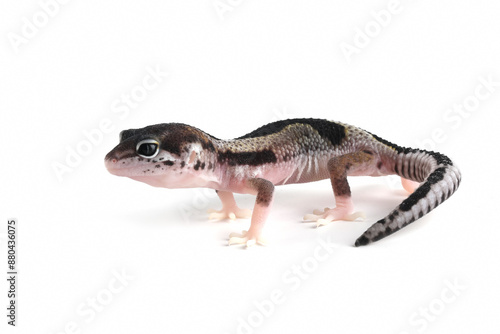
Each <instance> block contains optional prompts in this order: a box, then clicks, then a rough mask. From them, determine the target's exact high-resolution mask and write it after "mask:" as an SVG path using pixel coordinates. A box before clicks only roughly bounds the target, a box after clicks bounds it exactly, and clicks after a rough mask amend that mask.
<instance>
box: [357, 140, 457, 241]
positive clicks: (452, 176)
mask: <svg viewBox="0 0 500 334" xmlns="http://www.w3.org/2000/svg"><path fill="white" fill-rule="evenodd" d="M398 149H399V152H398V154H397V155H396V156H395V159H394V160H393V163H394V173H395V174H397V175H399V176H401V177H403V178H406V179H409V180H412V181H417V182H421V184H420V186H419V187H418V188H417V189H416V190H415V192H414V193H412V194H411V195H410V196H409V197H408V198H407V199H405V200H404V201H403V202H402V203H401V204H400V205H399V206H398V207H397V208H396V209H394V210H393V211H392V212H391V213H390V214H389V215H388V216H386V217H385V218H383V219H380V220H379V221H377V222H376V223H375V224H373V225H372V226H371V227H370V228H368V230H366V231H365V232H364V233H363V234H362V235H361V236H360V237H359V238H358V239H357V240H356V242H355V244H354V245H355V246H356V247H358V246H364V245H368V244H370V243H372V242H375V241H377V240H380V239H382V238H385V237H386V236H388V235H390V234H392V233H394V232H396V231H398V230H400V229H402V228H403V227H405V226H407V225H409V224H411V223H413V222H414V221H415V220H417V219H419V218H421V217H422V216H424V215H425V214H427V213H429V212H430V211H431V210H433V209H434V208H436V207H437V206H438V205H439V204H441V203H443V202H444V201H445V200H447V199H448V198H449V197H450V196H451V195H452V194H453V193H454V192H455V191H456V190H457V189H458V186H459V185H460V180H461V174H460V170H459V169H458V168H457V167H456V166H454V165H453V162H452V161H451V160H450V159H449V158H448V157H447V156H445V155H443V154H441V153H437V152H429V151H424V150H417V149H410V148H400V147H398Z"/></svg>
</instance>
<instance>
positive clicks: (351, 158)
mask: <svg viewBox="0 0 500 334" xmlns="http://www.w3.org/2000/svg"><path fill="white" fill-rule="evenodd" d="M372 161H373V153H371V152H370V151H360V152H355V153H350V154H345V155H342V156H339V157H334V158H332V159H330V160H329V161H328V171H329V172H330V181H331V183H332V188H333V193H334V195H335V205H336V206H335V208H333V209H330V208H325V209H324V211H320V210H315V211H313V214H307V215H305V216H304V220H305V221H316V222H317V226H321V225H326V224H328V223H331V222H332V221H335V220H355V219H357V218H364V216H365V215H364V214H363V213H362V212H354V205H353V204H352V199H351V188H350V187H349V183H348V182H347V175H348V173H354V171H355V170H356V169H359V168H363V167H366V166H367V164H370V163H371V162H372Z"/></svg>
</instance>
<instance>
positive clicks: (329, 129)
mask: <svg viewBox="0 0 500 334" xmlns="http://www.w3.org/2000/svg"><path fill="white" fill-rule="evenodd" d="M293 124H307V125H310V126H311V127H312V128H313V129H314V130H316V131H317V132H318V133H319V135H320V136H321V137H322V138H324V139H327V140H329V141H330V143H332V145H339V144H340V143H341V142H342V140H343V139H344V138H345V127H344V126H343V125H340V124H337V123H335V122H331V121H327V120H324V119H314V118H296V119H287V120H283V121H277V122H273V123H269V124H267V125H264V126H261V127H260V128H258V129H256V130H254V131H252V132H250V133H248V134H246V135H244V136H241V137H238V138H236V139H245V138H256V137H262V136H267V135H270V134H273V133H278V132H280V131H281V130H283V129H284V128H285V127H287V126H289V125H293Z"/></svg>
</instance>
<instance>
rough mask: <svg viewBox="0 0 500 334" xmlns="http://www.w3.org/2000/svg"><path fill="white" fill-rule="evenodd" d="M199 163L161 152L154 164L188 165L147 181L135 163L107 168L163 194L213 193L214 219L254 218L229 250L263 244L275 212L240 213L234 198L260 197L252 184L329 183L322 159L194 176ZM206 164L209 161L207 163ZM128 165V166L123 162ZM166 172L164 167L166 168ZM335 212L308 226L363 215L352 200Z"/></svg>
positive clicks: (371, 171) (367, 169)
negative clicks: (180, 191)
mask: <svg viewBox="0 0 500 334" xmlns="http://www.w3.org/2000/svg"><path fill="white" fill-rule="evenodd" d="M194 156H195V157H198V158H199V157H201V158H200V159H202V161H205V160H203V152H202V151H201V152H200V151H196V152H195V151H191V152H190V153H189V154H186V155H185V156H182V157H179V156H173V155H171V154H170V153H168V152H166V151H160V153H159V154H158V156H157V157H155V159H159V158H164V160H163V161H167V160H169V161H174V162H175V165H176V166H178V165H179V162H180V161H185V162H186V165H185V167H184V168H183V169H182V174H181V173H180V171H179V170H176V169H172V168H174V167H168V168H167V167H165V168H163V169H161V168H158V169H154V172H155V173H154V174H151V172H148V173H147V175H144V170H145V168H147V167H145V165H144V164H143V163H141V162H139V161H137V159H136V158H135V157H134V158H130V159H120V160H119V161H117V160H116V159H112V160H107V161H106V162H105V164H106V168H107V169H108V171H109V172H110V173H111V174H114V175H118V176H125V177H129V178H131V179H133V180H136V181H140V182H144V183H146V184H149V185H151V186H154V187H164V188H198V187H205V188H212V189H215V190H218V196H219V198H220V199H221V202H222V210H219V211H215V210H213V211H211V214H210V218H211V219H225V218H231V219H235V218H247V217H249V216H250V215H251V217H252V218H251V223H250V228H249V230H248V232H246V231H244V232H243V234H241V235H236V234H232V235H231V236H230V240H229V243H230V244H241V243H243V244H246V245H247V246H251V245H253V244H255V243H259V244H264V243H265V242H264V240H263V239H262V238H261V234H262V228H263V226H264V223H265V221H266V220H267V217H268V215H269V213H270V211H271V207H272V200H271V202H270V203H269V204H268V205H261V204H258V203H256V204H255V206H254V210H253V214H251V212H250V210H245V209H240V208H239V207H238V206H237V205H236V202H235V200H234V196H233V193H241V194H252V195H257V190H256V189H255V188H253V187H251V186H250V185H249V183H248V180H251V179H256V178H261V179H265V180H269V181H270V182H271V183H272V184H274V185H281V184H286V183H303V182H310V181H315V180H320V179H325V178H328V177H329V173H328V170H327V168H326V166H327V160H326V157H325V158H323V159H318V161H315V162H314V163H311V162H309V164H304V165H302V167H297V165H298V164H297V162H296V161H289V162H287V163H282V164H281V165H279V166H276V165H264V166H233V167H228V166H227V165H221V166H219V167H218V168H217V169H215V171H214V170H211V171H208V170H201V169H199V170H195V169H194V168H193V166H194V164H195V162H196V161H197V160H198V158H193V157H194ZM206 159H207V158H206ZM123 161H125V163H124V162H123ZM162 167H163V166H162ZM382 174H384V173H383V172H382V173H381V171H380V170H378V169H376V168H375V167H373V166H370V165H367V166H363V167H362V168H360V169H358V170H356V172H355V173H354V174H353V175H373V176H379V175H382ZM335 200H336V207H335V208H333V209H329V208H326V209H325V210H324V211H323V212H321V211H315V212H314V213H315V214H312V215H306V216H305V217H304V220H314V221H317V222H318V226H319V225H324V224H326V223H329V222H331V221H334V220H354V219H356V218H358V217H360V216H361V215H360V214H359V213H355V214H353V211H354V207H353V204H352V201H351V198H350V197H343V196H337V197H336V198H335Z"/></svg>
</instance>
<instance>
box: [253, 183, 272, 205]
mask: <svg viewBox="0 0 500 334" xmlns="http://www.w3.org/2000/svg"><path fill="white" fill-rule="evenodd" d="M248 182H249V183H250V185H251V186H252V187H253V188H254V189H256V190H257V198H256V199H255V203H256V204H257V205H262V206H269V204H270V203H271V201H272V199H273V193H274V185H273V184H272V183H271V181H268V180H265V179H251V180H249V181H248Z"/></svg>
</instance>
